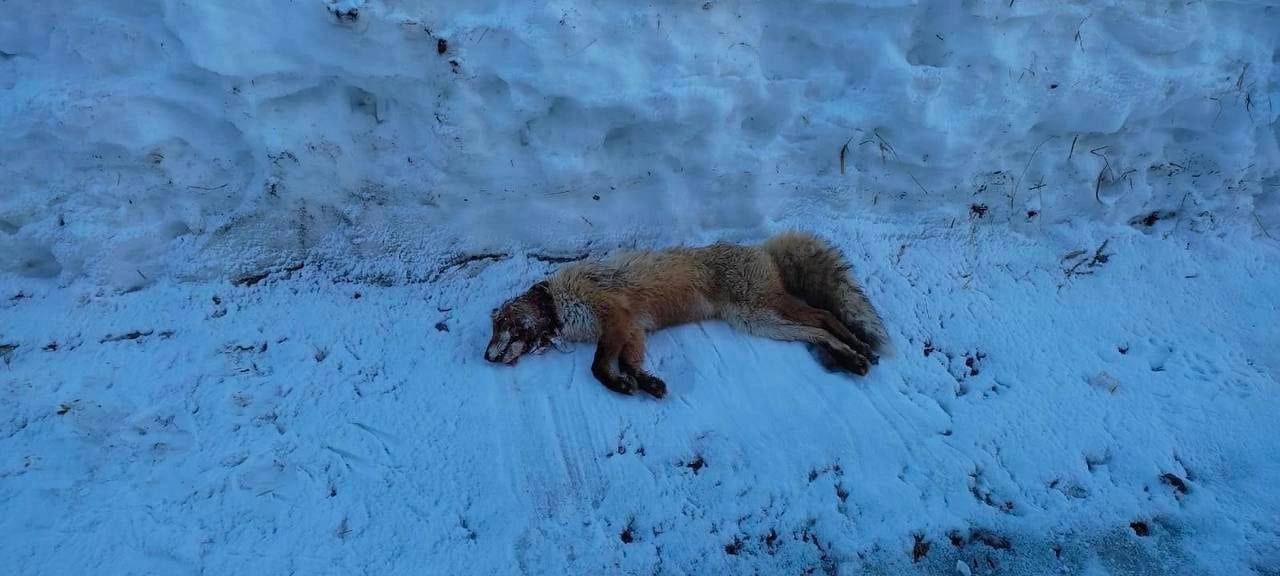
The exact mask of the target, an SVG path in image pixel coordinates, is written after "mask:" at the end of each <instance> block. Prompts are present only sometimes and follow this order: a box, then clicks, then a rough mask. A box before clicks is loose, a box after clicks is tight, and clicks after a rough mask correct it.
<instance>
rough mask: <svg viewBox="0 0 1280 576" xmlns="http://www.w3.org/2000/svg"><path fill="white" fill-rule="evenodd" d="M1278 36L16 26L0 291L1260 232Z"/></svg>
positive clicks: (1042, 20)
mask: <svg viewBox="0 0 1280 576" xmlns="http://www.w3.org/2000/svg"><path fill="white" fill-rule="evenodd" d="M1278 21H1280V13H1278V12H1277V8H1275V7H1273V6H1268V5H1266V3H1263V2H1215V3H1186V4H1181V3H1179V4H1176V5H1175V4H1172V3H1171V4H1167V5H1166V4H1163V3H1134V2H1123V1H1116V2H1079V3H1063V2H1056V1H1048V0H1046V1H1032V0H1020V1H1018V2H1012V3H1002V2H982V3H978V2H930V3H919V4H917V3H914V2H902V1H892V0H886V1H876V2H801V3H793V2H768V3H753V2H731V1H708V2H704V3H658V4H656V5H653V4H649V5H638V4H634V3H629V2H606V3H596V4H594V5H591V6H588V5H585V4H578V3H565V2H520V3H503V2H496V1H487V2H477V1H471V0H468V1H454V2H438V1H430V2H428V1H425V0H419V1H412V0H386V1H371V2H364V1H356V0H344V1H343V2H329V3H325V2H321V1H319V0H315V1H301V2H288V3H282V2H275V1H269V0H242V1H237V2H196V1H191V0H167V1H161V0H145V1H127V2H126V1H114V2H76V3H70V4H49V3H30V2H27V3H18V4H16V5H12V6H6V17H5V19H4V20H3V21H2V22H0V133H3V134H4V135H5V137H4V138H3V139H2V140H0V158H3V162H0V182H2V183H3V184H0V186H3V188H0V270H3V271H5V272H7V273H11V274H17V275H21V276H26V277H40V278H56V279H59V280H61V281H64V282H65V281H69V280H73V279H75V278H80V277H83V276H86V275H88V276H90V277H92V278H94V279H95V280H96V281H100V282H107V283H109V284H110V285H112V286H114V287H116V288H123V289H133V288H137V287H140V286H143V285H146V284H149V283H151V282H154V281H155V280H156V279H159V278H164V277H178V278H205V277H211V276H212V277H217V276H223V275H227V274H232V275H236V274H245V273H258V272H260V271H262V270H264V269H271V268H272V267H279V266H288V265H296V263H298V262H302V261H304V260H310V261H312V262H315V263H317V264H318V265H323V266H329V267H331V268H333V269H334V270H335V272H336V273H339V274H344V275H352V276H354V277H360V278H374V279H378V280H379V281H381V282H384V283H386V282H390V283H395V282H400V281H405V280H415V279H423V278H429V277H430V276H431V274H432V272H433V271H434V270H435V267H436V266H437V265H438V264H439V262H440V260H441V259H442V258H445V257H446V256H448V255H451V254H455V253H458V252H469V251H484V250H493V249H498V248H501V247H504V246H511V245H539V246H543V247H552V248H559V249H566V250H568V249H580V248H581V247H582V246H584V245H587V243H589V242H592V243H595V245H605V246H607V245H616V244H618V243H623V242H637V241H640V242H644V241H673V240H679V239H684V238H687V237H689V235H690V234H692V233H695V232H715V233H717V234H720V235H722V236H733V235H739V236H751V237H755V236H759V235H760V234H761V233H762V232H763V230H764V229H766V228H768V227H769V226H770V225H771V223H773V222H774V221H775V220H776V219H777V218H779V217H780V216H782V215H785V214H789V213H792V212H793V211H794V209H795V208H796V207H797V206H798V205H803V204H813V205H816V206H818V207H820V208H821V209H822V210H821V211H819V213H821V214H826V215H828V216H839V217H847V216H849V215H853V214H860V215H867V216H870V217H877V218H878V217H892V218H900V217H904V218H908V219H914V218H919V217H936V218H949V217H952V216H959V215H964V214H967V213H968V212H969V210H970V209H971V207H978V208H979V209H983V210H988V211H989V217H990V218H992V220H993V221H999V222H1008V223H1011V224H1012V225H1013V226H1014V228H1015V229H1021V230H1024V231H1027V232H1028V233H1038V231H1039V230H1040V227H1042V226H1045V225H1048V224H1056V223H1062V222H1065V221H1079V220H1093V221H1104V222H1124V221H1127V220H1129V219H1132V218H1135V217H1142V216H1144V215H1149V214H1151V213H1153V212H1176V213H1180V214H1185V215H1187V216H1188V217H1192V218H1197V217H1198V218H1200V219H1202V220H1205V221H1206V222H1207V221H1208V219H1209V218H1210V217H1211V218H1212V219H1213V222H1212V224H1214V225H1217V224H1218V223H1220V222H1222V221H1223V220H1229V221H1232V222H1236V223H1238V225H1240V226H1249V227H1254V228H1255V229H1257V228H1258V227H1263V229H1265V228H1268V227H1269V228H1271V229H1275V228H1276V227H1277V226H1278V225H1280V208H1278V207H1277V201H1276V188H1277V185H1278V184H1280V182H1278V176H1277V166H1278V165H1280V162H1278V154H1280V152H1278V151H1277V144H1276V141H1277V127H1276V122H1275V121H1276V118H1277V113H1276V111H1275V109H1274V107H1273V103H1272V95H1273V94H1275V93H1276V92H1277V91H1280V84H1278V82H1280V80H1278V76H1277V73H1276V65H1277V60H1280V48H1278V46H1280V44H1278V41H1277V39H1278V37H1280V26H1278V25H1276V24H1277V22H1278ZM1197 215H1198V216H1197ZM1206 226H1207V224H1206Z"/></svg>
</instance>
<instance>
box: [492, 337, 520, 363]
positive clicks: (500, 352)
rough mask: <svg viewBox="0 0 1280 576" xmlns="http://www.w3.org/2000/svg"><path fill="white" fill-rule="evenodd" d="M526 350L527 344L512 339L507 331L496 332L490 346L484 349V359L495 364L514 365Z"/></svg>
mask: <svg viewBox="0 0 1280 576" xmlns="http://www.w3.org/2000/svg"><path fill="white" fill-rule="evenodd" d="M524 352H525V344H524V342H521V341H520V340H514V341H513V340H512V338H511V333H510V332H507V331H505V330H504V331H500V332H494V334H493V338H491V339H490V340H489V346H488V347H486V348H485V349H484V359H485V360H488V361H490V362H493V363H495V364H506V365H512V364H515V363H516V360H519V359H520V355H521V354H524Z"/></svg>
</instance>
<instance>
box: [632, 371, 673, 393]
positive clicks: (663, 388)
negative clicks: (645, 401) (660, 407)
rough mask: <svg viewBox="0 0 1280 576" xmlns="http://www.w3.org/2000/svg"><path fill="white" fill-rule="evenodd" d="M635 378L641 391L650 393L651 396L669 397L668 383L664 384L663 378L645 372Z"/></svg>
mask: <svg viewBox="0 0 1280 576" xmlns="http://www.w3.org/2000/svg"><path fill="white" fill-rule="evenodd" d="M635 377H636V383H638V384H639V385H640V389H641V390H644V391H645V392H648V393H649V395H650V396H653V397H654V398H662V397H663V396H666V395H667V383H666V382H663V381H662V379H661V378H658V377H657V376H652V375H650V374H645V373H643V372H641V373H639V374H636V375H635Z"/></svg>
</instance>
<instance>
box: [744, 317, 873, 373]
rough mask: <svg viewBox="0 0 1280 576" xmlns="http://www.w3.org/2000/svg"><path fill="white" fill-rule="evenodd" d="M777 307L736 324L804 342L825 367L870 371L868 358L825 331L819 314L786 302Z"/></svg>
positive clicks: (858, 371) (761, 333)
mask: <svg viewBox="0 0 1280 576" xmlns="http://www.w3.org/2000/svg"><path fill="white" fill-rule="evenodd" d="M779 308H781V309H778V310H768V311H765V312H761V313H757V314H753V315H751V316H750V317H748V318H745V319H743V321H742V322H741V323H739V327H740V328H743V329H745V330H746V331H747V332H750V333H752V334H755V335H757V336H763V337H765V338H771V339H773V340H783V341H788V342H807V343H809V344H810V349H811V350H813V351H814V352H815V356H817V358H818V361H819V362H820V363H822V365H823V366H824V367H825V368H827V369H829V370H836V369H839V370H847V371H849V372H853V373H854V374H857V375H859V376H864V375H866V374H867V372H868V371H870V369H871V361H870V360H869V359H868V358H867V357H866V356H865V355H863V354H861V353H859V352H858V351H857V350H855V349H854V348H851V347H849V345H848V344H845V343H844V342H842V341H841V339H839V338H837V337H836V336H835V335H833V334H832V333H831V332H828V331H827V330H826V328H825V326H824V325H823V322H822V319H821V318H820V317H819V316H817V315H814V314H803V313H799V312H800V311H798V310H794V309H789V308H788V307H786V306H782V307H779Z"/></svg>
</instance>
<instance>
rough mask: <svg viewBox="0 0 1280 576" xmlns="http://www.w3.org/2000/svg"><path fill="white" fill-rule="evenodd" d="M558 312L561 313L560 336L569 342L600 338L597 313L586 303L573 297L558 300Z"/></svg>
mask: <svg viewBox="0 0 1280 576" xmlns="http://www.w3.org/2000/svg"><path fill="white" fill-rule="evenodd" d="M556 312H557V313H558V314H560V322H561V323H562V324H563V326H562V327H561V329H560V337H561V338H563V339H564V340H565V341H568V342H589V341H595V340H597V339H598V338H600V323H599V322H597V321H596V315H595V313H594V312H592V311H591V307H590V306H587V305H586V303H584V302H582V301H581V300H578V299H576V298H573V299H565V301H563V302H562V301H557V302H556Z"/></svg>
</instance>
